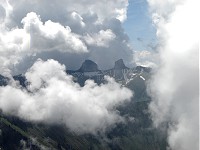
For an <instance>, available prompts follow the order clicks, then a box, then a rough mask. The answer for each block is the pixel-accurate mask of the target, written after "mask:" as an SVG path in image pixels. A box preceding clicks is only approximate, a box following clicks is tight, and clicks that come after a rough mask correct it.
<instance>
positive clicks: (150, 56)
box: [134, 50, 158, 68]
mask: <svg viewBox="0 0 200 150" xmlns="http://www.w3.org/2000/svg"><path fill="white" fill-rule="evenodd" d="M134 61H135V63H136V65H137V66H146V67H151V68H156V67H157V64H158V53H156V52H153V51H147V50H142V51H134Z"/></svg>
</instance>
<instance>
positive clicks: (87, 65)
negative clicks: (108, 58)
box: [78, 60, 99, 72]
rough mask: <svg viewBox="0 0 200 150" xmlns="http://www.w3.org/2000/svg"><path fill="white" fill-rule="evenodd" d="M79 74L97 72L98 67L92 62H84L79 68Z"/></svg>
mask: <svg viewBox="0 0 200 150" xmlns="http://www.w3.org/2000/svg"><path fill="white" fill-rule="evenodd" d="M78 71H80V72H95V71H99V69H98V65H97V64H96V63H95V62H93V61H92V60H85V61H84V62H83V63H82V65H81V68H80V69H79V70H78Z"/></svg>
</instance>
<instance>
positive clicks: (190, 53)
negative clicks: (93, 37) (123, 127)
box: [148, 0, 199, 150]
mask: <svg viewBox="0 0 200 150" xmlns="http://www.w3.org/2000/svg"><path fill="white" fill-rule="evenodd" d="M148 2H149V5H150V9H151V12H152V18H153V21H154V23H155V25H156V27H157V36H158V39H159V42H160V46H159V48H158V49H159V53H160V60H161V64H160V66H159V69H158V71H157V73H156V74H155V75H154V76H153V78H152V80H151V83H150V88H149V90H150V94H151V96H152V99H153V101H152V103H151V104H150V106H149V110H150V112H151V114H152V119H153V121H154V125H155V126H156V127H159V126H161V125H162V124H163V123H165V122H169V123H168V129H167V132H168V144H169V149H172V150H189V149H192V150H198V149H199V116H198V115H199V35H198V33H199V22H198V19H197V18H198V14H199V8H198V6H199V2H198V0H183V1H181V0H175V1H158V0H148Z"/></svg>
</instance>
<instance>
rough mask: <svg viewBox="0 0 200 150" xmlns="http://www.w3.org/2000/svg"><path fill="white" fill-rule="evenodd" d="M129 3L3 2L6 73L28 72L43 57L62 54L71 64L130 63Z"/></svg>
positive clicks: (0, 44)
mask: <svg viewBox="0 0 200 150" xmlns="http://www.w3.org/2000/svg"><path fill="white" fill-rule="evenodd" d="M127 6H128V0H125V1H124V0H111V1H109V2H107V1H105V0H103V1H92V0H85V1H82V0H76V1H74V0H73V1H72V0H67V1H66V0H60V1H51V2H49V1H48V0H43V1H39V0H36V1H34V2H33V1H24V0H19V1H17V2H16V1H14V0H9V1H8V0H6V1H2V2H0V12H1V15H0V22H1V25H0V73H2V72H3V73H4V74H5V72H8V71H9V70H11V71H10V72H13V73H14V74H18V73H21V72H25V71H26V69H27V68H29V67H30V66H31V65H32V64H33V63H34V61H36V60H37V59H38V58H42V59H44V60H47V59H56V60H57V61H59V62H61V63H64V64H65V65H67V66H68V68H70V69H72V68H78V67H79V65H80V64H81V63H82V62H83V61H84V60H85V59H92V60H94V61H95V62H97V63H98V64H99V65H100V68H104V69H105V68H109V67H113V62H114V61H115V60H117V59H119V58H123V59H124V60H126V61H127V62H130V60H131V59H132V49H131V48H130V46H129V38H128V36H127V35H126V34H125V32H124V30H123V28H122V23H123V21H125V19H126V12H127ZM86 8H87V9H86ZM102 10H103V11H102ZM105 52H106V56H105ZM102 58H104V59H102Z"/></svg>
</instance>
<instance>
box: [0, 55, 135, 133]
mask: <svg viewBox="0 0 200 150" xmlns="http://www.w3.org/2000/svg"><path fill="white" fill-rule="evenodd" d="M25 76H26V78H27V83H28V85H29V86H28V91H27V90H25V89H24V88H22V87H20V86H19V85H18V84H17V83H13V84H11V85H8V86H6V87H0V109H1V110H2V111H3V113H6V114H9V115H14V116H17V117H19V118H22V119H25V120H28V121H33V122H44V123H53V124H64V125H66V127H68V128H69V129H70V130H71V131H73V132H76V133H79V134H83V133H91V134H96V133H97V132H105V131H106V130H107V129H108V128H112V127H114V126H115V124H116V123H123V122H125V121H126V120H125V118H124V117H123V116H120V114H119V112H118V111H117V110H116V107H117V106H119V105H121V104H123V103H124V102H126V101H130V99H131V97H132V92H131V91H130V90H129V89H127V88H125V87H121V85H120V84H118V83H116V82H115V81H114V79H111V78H109V77H106V81H107V83H106V84H102V85H99V86H98V85H97V84H96V83H94V82H93V81H92V80H87V81H86V83H85V85H84V86H83V87H80V86H79V84H77V83H74V81H73V78H72V76H70V75H67V74H66V73H65V66H64V65H61V64H60V63H58V62H57V61H55V60H52V59H50V60H47V61H42V60H41V59H39V60H37V61H36V62H35V63H34V65H33V66H32V67H31V68H30V69H29V70H28V71H27V73H26V74H25ZM11 93H12V94H11Z"/></svg>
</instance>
